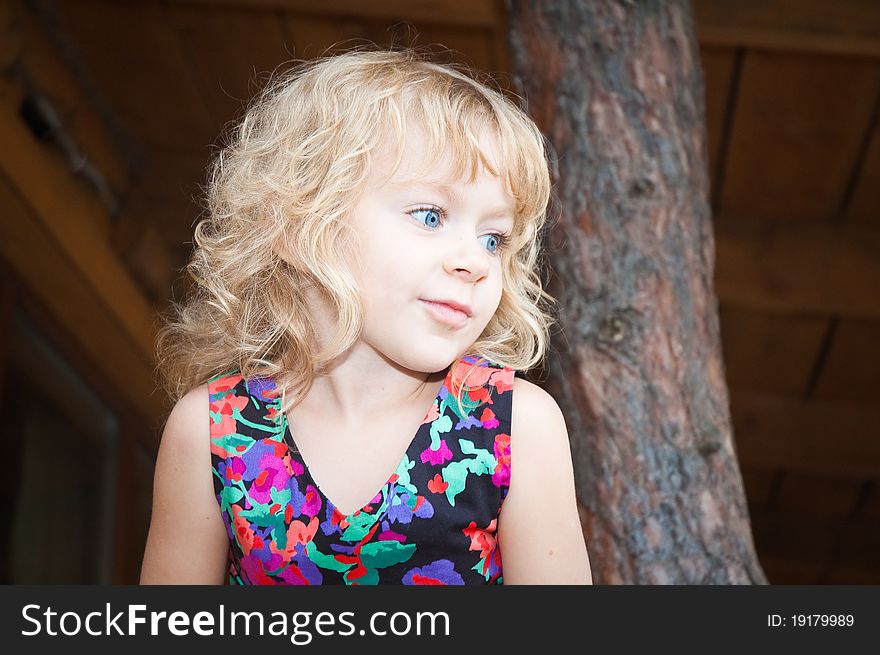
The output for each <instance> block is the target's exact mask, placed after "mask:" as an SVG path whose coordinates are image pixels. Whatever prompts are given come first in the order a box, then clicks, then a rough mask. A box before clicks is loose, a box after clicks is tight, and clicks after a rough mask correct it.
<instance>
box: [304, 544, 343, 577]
mask: <svg viewBox="0 0 880 655" xmlns="http://www.w3.org/2000/svg"><path fill="white" fill-rule="evenodd" d="M306 554H307V555H308V556H309V559H310V560H312V561H313V562H314V563H315V566H320V567H321V568H322V569H330V570H331V571H339V572H340V573H342V572H343V571H348V569H350V568H351V567H352V566H354V564H355V563H354V562H348V563H345V562H340V561H339V560H338V559H336V558H335V557H334V556H333V555H327V554H325V553H322V552H321V551H320V550H318V547H317V546H316V545H315V542H314V541H309V542H307V543H306Z"/></svg>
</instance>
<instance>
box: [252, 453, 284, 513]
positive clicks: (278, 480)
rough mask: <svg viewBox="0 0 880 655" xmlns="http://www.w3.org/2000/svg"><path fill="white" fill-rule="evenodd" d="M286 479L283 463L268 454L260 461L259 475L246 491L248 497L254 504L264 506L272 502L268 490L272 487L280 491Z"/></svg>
mask: <svg viewBox="0 0 880 655" xmlns="http://www.w3.org/2000/svg"><path fill="white" fill-rule="evenodd" d="M286 477H287V476H286V475H285V472H284V461H283V460H280V459H277V458H275V457H273V456H272V453H271V452H268V453H266V456H265V457H263V458H262V459H261V460H260V473H259V474H258V475H257V477H256V479H255V480H254V482H253V484H252V485H251V488H250V489H248V495H249V496H250V498H251V500H253V501H254V502H257V503H262V504H266V503H268V502H270V501H271V500H272V496H271V494H270V490H271V489H272V488H273V487H274V488H275V489H276V490H277V489H282V488H283V487H284V483H285V479H286Z"/></svg>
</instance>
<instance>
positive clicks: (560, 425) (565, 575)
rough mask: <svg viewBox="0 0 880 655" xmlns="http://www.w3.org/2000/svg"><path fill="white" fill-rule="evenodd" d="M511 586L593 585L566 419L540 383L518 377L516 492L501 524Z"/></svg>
mask: <svg viewBox="0 0 880 655" xmlns="http://www.w3.org/2000/svg"><path fill="white" fill-rule="evenodd" d="M498 542H499V546H500V548H501V554H502V561H503V570H504V574H503V577H504V582H505V584H590V583H591V582H592V576H591V573H590V564H589V559H588V556H587V549H586V543H585V541H584V535H583V529H582V527H581V524H580V516H579V514H578V511H577V498H576V495H575V485H574V469H573V464H572V458H571V448H570V444H569V435H568V429H567V427H566V424H565V417H564V415H563V413H562V410H561V409H560V407H559V404H558V403H557V402H556V399H555V398H553V396H551V395H550V394H549V393H547V392H546V391H545V390H544V389H542V388H541V387H539V386H538V385H536V384H534V383H532V382H529V381H528V380H524V379H521V378H514V383H513V407H512V414H511V427H510V488H509V490H508V493H507V496H506V498H505V499H504V502H503V503H502V507H501V513H500V515H499V521H498Z"/></svg>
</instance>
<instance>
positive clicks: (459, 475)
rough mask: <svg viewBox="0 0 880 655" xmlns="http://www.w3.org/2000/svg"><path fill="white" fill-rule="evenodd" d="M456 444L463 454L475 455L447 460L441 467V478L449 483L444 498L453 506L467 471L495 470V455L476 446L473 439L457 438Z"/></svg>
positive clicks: (465, 479)
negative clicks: (453, 460)
mask: <svg viewBox="0 0 880 655" xmlns="http://www.w3.org/2000/svg"><path fill="white" fill-rule="evenodd" d="M458 445H459V446H460V447H461V452H462V453H464V454H465V455H476V457H472V458H470V459H462V460H459V461H455V462H449V464H447V465H446V466H444V467H443V472H442V475H443V480H445V481H446V482H448V483H449V486H448V487H447V488H446V499H447V500H448V501H449V504H450V505H452V506H453V507H455V497H456V496H457V495H458V494H460V493H461V492H462V491H464V488H465V485H466V483H467V476H468V473H474V474H476V475H485V474H486V473H491V472H492V471H494V470H495V464H496V460H495V456H494V455H493V454H492V453H490V452H489V451H488V450H486V449H485V448H476V447H475V446H474V442H473V441H469V440H467V439H459V440H458Z"/></svg>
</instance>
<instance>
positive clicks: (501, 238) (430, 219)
mask: <svg viewBox="0 0 880 655" xmlns="http://www.w3.org/2000/svg"><path fill="white" fill-rule="evenodd" d="M407 213H408V214H409V215H410V216H413V215H414V214H419V213H423V214H425V216H426V217H427V222H426V221H425V219H424V218H423V219H419V218H416V217H415V216H413V218H415V220H417V221H418V222H419V223H422V224H423V225H426V226H428V227H436V226H437V225H439V224H440V222H441V221H442V220H443V219H445V218H446V211H445V210H444V209H443V208H442V207H436V206H434V207H416V208H415V209H412V210H410V211H408V212H407ZM483 236H484V237H489V238H490V239H492V240H494V244H495V245H494V249H491V250H489V252H490V253H491V254H493V255H497V254H498V253H499V252H500V251H501V250H502V249H503V248H504V246H505V244H506V243H507V238H508V237H507V235H505V234H501V233H499V232H490V233H489V234H484V235H483ZM481 238H482V237H481Z"/></svg>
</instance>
